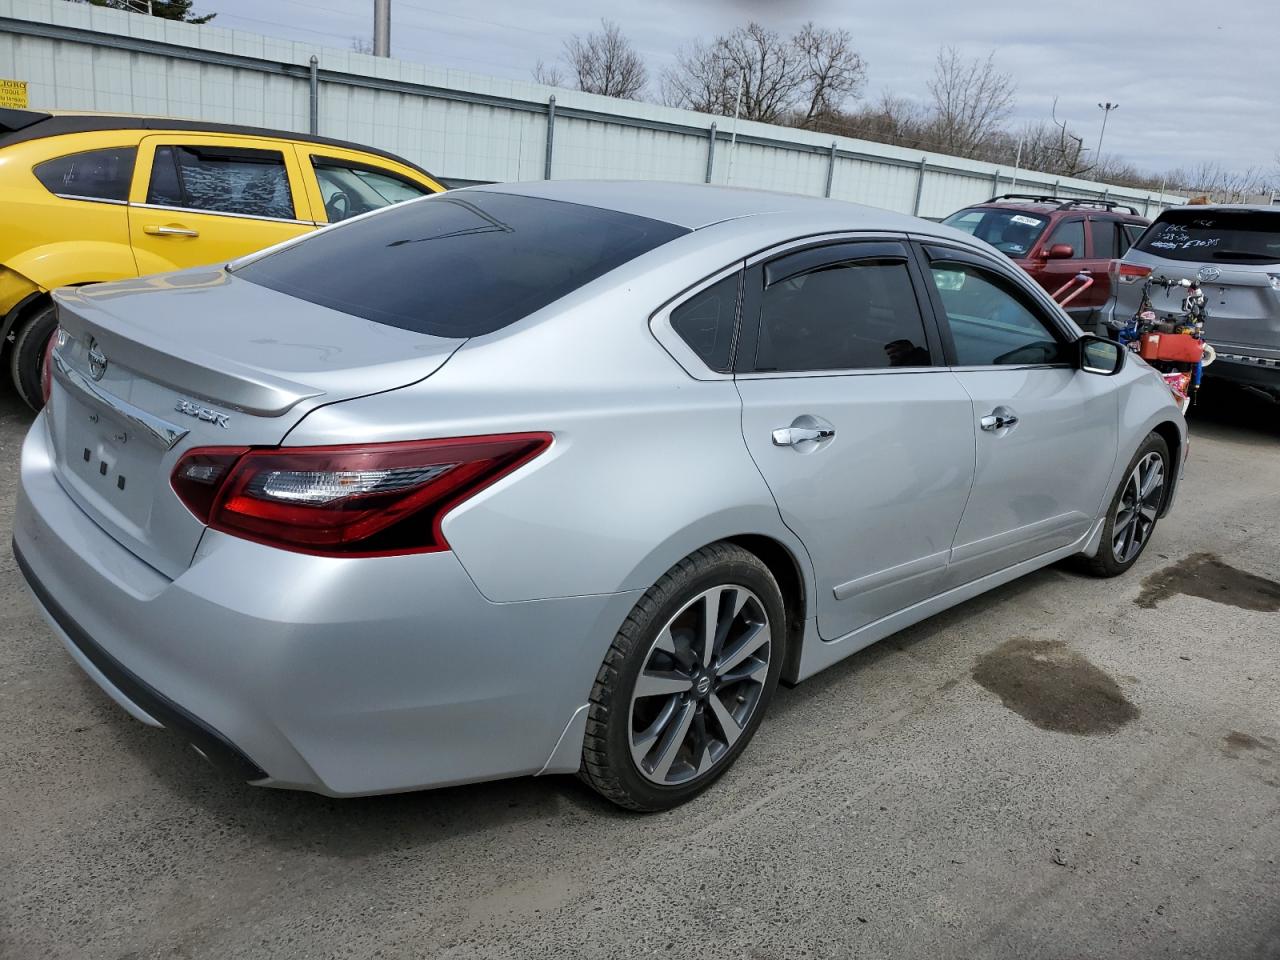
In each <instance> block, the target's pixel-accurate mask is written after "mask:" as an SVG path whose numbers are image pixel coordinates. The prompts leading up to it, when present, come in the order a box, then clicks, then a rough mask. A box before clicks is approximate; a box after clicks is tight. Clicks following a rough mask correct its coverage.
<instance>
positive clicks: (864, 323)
mask: <svg viewBox="0 0 1280 960" xmlns="http://www.w3.org/2000/svg"><path fill="white" fill-rule="evenodd" d="M929 363H930V357H929V348H928V346H927V341H926V339H925V333H924V321H923V320H922V319H921V316H920V308H919V306H918V305H917V304H916V298H915V293H914V291H913V290H912V287H911V275H910V274H909V273H908V272H907V267H906V264H904V263H901V262H886V261H866V260H864V261H855V262H852V263H841V264H836V265H833V266H828V267H820V268H819V269H817V270H812V271H810V272H808V273H802V274H800V275H799V276H795V277H790V278H788V279H786V280H781V281H779V282H777V283H774V284H771V285H770V286H769V287H767V288H766V289H765V292H764V299H763V302H762V304H761V307H760V340H759V343H758V344H757V345H756V369H757V370H762V371H763V370H781V371H801V370H867V369H871V370H874V369H880V368H882V367H924V366H928V365H929Z"/></svg>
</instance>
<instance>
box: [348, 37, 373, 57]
mask: <svg viewBox="0 0 1280 960" xmlns="http://www.w3.org/2000/svg"><path fill="white" fill-rule="evenodd" d="M351 49H352V50H353V51H354V52H356V53H367V54H369V56H373V41H372V40H370V39H369V38H368V37H352V38H351Z"/></svg>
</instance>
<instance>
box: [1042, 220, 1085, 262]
mask: <svg viewBox="0 0 1280 960" xmlns="http://www.w3.org/2000/svg"><path fill="white" fill-rule="evenodd" d="M1055 243H1065V244H1066V245H1067V246H1069V247H1070V248H1071V255H1072V256H1073V257H1083V256H1084V221H1083V220H1067V221H1065V222H1063V223H1060V224H1058V226H1057V228H1056V229H1055V230H1054V231H1053V233H1052V234H1051V235H1050V236H1049V243H1048V246H1050V247H1051V246H1053V245H1054V244H1055Z"/></svg>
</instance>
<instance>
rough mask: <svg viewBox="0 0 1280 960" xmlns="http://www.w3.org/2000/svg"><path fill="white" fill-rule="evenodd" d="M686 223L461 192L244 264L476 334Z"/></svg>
mask: <svg viewBox="0 0 1280 960" xmlns="http://www.w3.org/2000/svg"><path fill="white" fill-rule="evenodd" d="M688 232H689V231H688V229H686V228H685V227H679V226H676V225H675V224H671V223H667V222H665V221H662V220H650V219H649V218H648V217H638V216H633V215H631V214H626V213H618V212H617V211H614V210H606V209H602V208H600V207H589V206H583V205H581V204H577V203H565V202H563V201H558V200H543V199H540V198H536V197H522V196H519V195H517V194H507V193H490V192H486V191H480V190H460V191H456V192H453V193H441V194H437V195H436V196H434V197H430V198H427V199H425V200H422V201H421V202H419V203H406V204H401V205H399V206H395V207H391V208H389V209H387V210H383V211H382V212H380V213H375V214H373V215H372V216H370V217H367V218H365V219H363V220H353V221H351V222H350V223H344V224H338V225H337V226H334V227H330V228H328V229H325V230H320V231H317V232H316V233H314V234H312V235H311V236H309V237H307V238H305V239H304V240H302V241H301V242H299V243H295V244H291V245H289V246H287V247H285V248H283V249H281V250H278V251H276V252H274V253H271V254H268V255H267V256H265V257H262V258H260V259H256V260H251V261H249V262H248V263H246V264H244V265H243V266H240V267H237V268H236V270H235V272H236V275H237V276H239V277H243V278H244V279H245V280H250V281H252V282H253V283H257V284H260V285H262V286H264V287H269V288H271V289H272V290H277V291H279V292H280V293H285V294H288V295H289V296H291V297H297V298H298V299H300V300H306V301H308V302H310V303H316V304H319V305H321V306H324V307H329V308H331V309H333V310H339V311H342V312H343V313H347V314H351V315H352V316H356V317H363V318H365V319H366V320H372V321H374V322H376V323H384V324H387V325H389V326H393V327H400V328H402V329H405V330H413V331H416V332H418V333H427V334H432V335H434V336H440V337H474V336H479V335H481V334H485V333H492V332H493V331H495V330H499V329H501V328H502V327H505V326H507V325H508V324H511V323H514V322H515V321H517V320H519V319H521V318H522V317H526V316H528V315H529V314H531V313H533V312H534V311H535V310H539V309H541V308H542V307H545V306H547V305H548V304H550V303H552V302H553V301H555V300H559V299H560V298H561V297H563V296H565V295H567V294H569V293H572V292H573V291H574V290H577V289H578V288H579V287H581V286H584V285H585V284H587V283H590V282H591V281H592V280H595V279H596V278H598V277H602V276H604V275H605V274H606V273H608V272H609V271H611V270H614V269H616V268H617V267H620V266H621V265H622V264H624V263H626V262H627V261H629V260H633V259H635V258H636V257H638V256H640V255H641V254H644V253H647V252H648V251H650V250H652V249H654V248H655V247H658V246H660V245H661V244H664V243H667V242H669V241H671V240H674V239H675V238H676V237H679V236H682V235H684V234H686V233H688ZM598 320H599V322H600V323H602V324H607V323H613V322H621V321H622V318H619V317H610V316H601V317H599V318H598Z"/></svg>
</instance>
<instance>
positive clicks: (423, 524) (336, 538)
mask: <svg viewBox="0 0 1280 960" xmlns="http://www.w3.org/2000/svg"><path fill="white" fill-rule="evenodd" d="M551 439H552V438H551V434H548V433H518V434H501V435H497V436H487V437H461V438H457V439H448V440H414V441H408V442H403V443H371V444H357V445H351V446H333V447H292V448H290V447H272V448H266V449H263V448H257V449H250V448H244V447H199V448H196V449H193V450H190V451H188V452H187V453H186V454H185V455H184V456H183V457H182V459H181V460H179V461H178V464H177V466H176V467H175V468H174V471H173V477H172V484H173V489H174V492H175V493H177V495H178V497H179V498H180V499H181V500H182V502H183V503H184V504H186V506H187V509H189V510H190V511H191V512H192V513H194V514H195V515H196V516H197V517H198V518H200V520H201V521H202V522H204V523H206V524H207V525H208V526H209V527H211V528H212V529H214V530H220V531H222V532H223V533H228V534H231V535H233V536H237V537H243V538H245V539H247V540H255V541H257V542H259V543H266V544H269V545H271V546H275V547H280V548H282V549H285V550H294V551H298V552H301V553H319V554H326V555H333V556H385V555H390V554H402V553H426V552H431V551H437V550H448V549H449V545H448V543H446V542H445V539H444V535H443V533H442V532H441V529H440V525H441V522H442V521H443V520H444V517H445V515H446V514H447V513H448V512H449V511H450V510H452V509H453V508H454V507H456V506H457V505H458V504H460V503H462V502H463V501H464V500H467V499H469V498H470V497H472V496H474V495H475V494H477V493H479V492H480V491H481V490H483V489H484V488H485V487H487V486H489V485H490V484H492V483H493V482H494V481H495V480H497V479H499V478H500V477H503V476H505V475H507V474H509V473H511V472H512V471H513V470H515V469H516V468H517V467H519V466H521V465H523V464H525V463H528V462H529V461H530V460H532V459H533V458H534V457H536V456H538V455H539V454H540V453H542V452H543V451H544V450H546V449H547V447H549V446H550V445H551Z"/></svg>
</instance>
